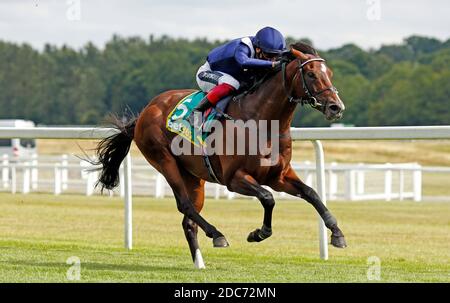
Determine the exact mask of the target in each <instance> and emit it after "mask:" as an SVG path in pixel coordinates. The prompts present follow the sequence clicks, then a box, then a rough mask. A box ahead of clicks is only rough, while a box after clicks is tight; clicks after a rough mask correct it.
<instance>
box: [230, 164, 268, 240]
mask: <svg viewBox="0 0 450 303" xmlns="http://www.w3.org/2000/svg"><path fill="white" fill-rule="evenodd" d="M229 189H230V190H232V191H234V192H237V193H239V194H242V195H246V196H253V197H257V198H258V200H259V201H260V202H261V204H262V206H263V207H264V219H263V225H262V227H261V229H259V228H258V229H256V230H254V231H252V232H251V233H250V234H249V235H248V237H247V241H248V242H261V241H263V240H265V239H267V238H268V237H270V236H271V235H272V211H273V208H274V206H275V200H274V199H273V195H272V193H271V192H270V191H268V190H267V189H265V188H263V187H262V186H261V185H260V184H259V183H258V182H257V181H256V180H255V179H254V178H253V177H252V176H250V175H248V174H247V173H245V172H243V171H238V172H237V173H236V174H235V176H234V178H233V180H232V181H231V184H230V186H229Z"/></svg>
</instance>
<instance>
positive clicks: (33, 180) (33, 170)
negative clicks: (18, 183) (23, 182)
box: [31, 154, 39, 190]
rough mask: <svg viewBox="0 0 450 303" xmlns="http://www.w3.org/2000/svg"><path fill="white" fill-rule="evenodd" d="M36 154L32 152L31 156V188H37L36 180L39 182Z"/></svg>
mask: <svg viewBox="0 0 450 303" xmlns="http://www.w3.org/2000/svg"><path fill="white" fill-rule="evenodd" d="M37 157H38V156H37V154H33V155H32V156H31V159H32V160H31V166H32V168H31V189H33V190H37V189H38V182H39V170H38V168H37V166H38V159H37Z"/></svg>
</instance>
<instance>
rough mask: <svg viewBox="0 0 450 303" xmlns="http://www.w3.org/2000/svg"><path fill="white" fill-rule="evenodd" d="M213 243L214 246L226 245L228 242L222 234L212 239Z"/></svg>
mask: <svg viewBox="0 0 450 303" xmlns="http://www.w3.org/2000/svg"><path fill="white" fill-rule="evenodd" d="M213 245H214V247H228V246H230V244H228V241H227V239H225V237H224V236H220V237H217V238H215V239H213Z"/></svg>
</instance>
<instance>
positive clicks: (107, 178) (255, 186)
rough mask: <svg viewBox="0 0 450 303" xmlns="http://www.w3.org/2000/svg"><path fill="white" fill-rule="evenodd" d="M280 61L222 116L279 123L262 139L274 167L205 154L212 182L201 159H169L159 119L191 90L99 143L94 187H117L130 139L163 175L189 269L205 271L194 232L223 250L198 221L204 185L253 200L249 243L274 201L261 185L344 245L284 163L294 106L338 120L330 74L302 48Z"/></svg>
mask: <svg viewBox="0 0 450 303" xmlns="http://www.w3.org/2000/svg"><path fill="white" fill-rule="evenodd" d="M283 60H284V63H283V65H282V69H281V70H279V71H277V72H275V73H274V75H273V76H271V77H269V78H268V79H267V80H266V81H265V82H264V83H262V85H261V86H260V87H259V88H257V89H256V90H255V91H254V92H253V93H251V94H247V95H245V96H244V97H242V98H240V99H238V100H237V101H235V102H233V101H232V102H230V104H229V106H228V108H227V112H226V113H227V114H228V115H229V116H231V117H233V118H234V119H241V120H243V121H248V120H250V119H254V120H256V121H260V120H267V121H279V136H278V137H275V138H269V139H268V140H269V141H270V140H278V142H277V143H278V144H279V157H278V160H277V162H276V163H275V165H272V166H261V165H260V163H261V162H260V160H261V158H263V157H265V156H264V155H262V154H261V153H258V154H256V155H235V154H223V155H213V156H211V158H210V159H211V165H212V167H213V169H214V171H215V172H216V178H214V179H213V178H212V177H211V175H210V173H209V172H208V169H207V168H206V167H205V165H204V163H203V158H202V156H201V155H178V156H177V155H174V154H173V153H172V151H171V148H170V146H171V142H172V140H173V138H174V137H175V136H176V134H175V133H172V132H170V131H168V130H167V129H166V118H167V116H168V114H169V113H170V112H171V111H172V110H173V109H174V107H175V106H176V105H177V103H178V102H179V101H180V100H181V99H182V98H184V97H185V96H187V95H189V94H191V93H192V92H194V90H192V89H183V90H170V91H166V92H163V93H161V94H160V95H158V96H156V97H154V98H153V99H152V100H151V101H150V102H149V104H148V105H147V106H146V107H145V108H144V109H143V111H142V112H141V113H140V114H139V116H138V117H137V118H134V119H132V120H131V121H129V122H127V123H120V122H117V123H116V125H115V127H116V128H117V129H118V130H120V132H118V133H117V134H114V135H112V136H110V137H108V138H105V139H104V140H102V141H101V142H100V143H99V144H98V146H97V155H98V163H99V164H101V168H100V169H101V173H100V177H99V184H100V185H101V186H102V188H106V189H113V188H114V187H116V186H117V185H118V183H119V173H118V171H119V167H120V163H121V162H122V160H123V159H124V158H125V156H126V155H127V153H128V151H129V148H130V145H131V142H132V141H133V140H134V141H135V143H136V145H137V147H138V148H139V150H140V151H141V152H142V154H143V155H144V157H145V158H146V160H147V161H148V162H149V163H150V164H151V165H152V166H153V167H154V168H155V169H156V170H158V171H159V172H160V173H161V174H162V175H163V176H164V177H165V179H166V180H167V182H168V184H169V185H170V187H171V188H172V190H173V193H174V196H175V200H176V204H177V208H178V210H179V211H180V212H181V213H182V214H183V215H184V218H183V221H182V227H183V229H184V233H185V236H186V239H187V242H188V244H189V248H190V252H191V256H192V260H193V262H194V265H195V266H196V267H197V268H204V267H205V265H204V262H203V257H202V255H201V252H200V247H199V244H198V241H197V232H198V226H199V227H200V228H201V229H202V230H203V231H204V232H205V234H206V236H207V237H209V238H212V241H213V246H214V247H227V246H228V245H229V244H228V242H227V240H226V238H225V237H224V235H223V234H222V233H221V232H220V231H219V230H218V229H217V228H216V227H214V226H213V225H211V224H210V223H209V222H207V221H206V220H205V218H203V217H202V216H201V215H200V212H201V210H202V208H203V203H204V198H205V194H204V185H205V182H219V183H220V184H222V185H225V186H226V187H227V189H228V190H229V191H231V192H236V193H239V194H242V195H246V196H253V197H256V198H257V199H258V200H259V201H260V202H261V204H262V206H263V208H264V217H263V225H262V227H261V228H258V229H256V230H254V231H252V232H251V233H250V234H249V235H248V238H247V241H249V242H260V241H263V240H265V239H267V238H268V237H270V236H271V235H272V210H273V208H274V206H275V200H274V198H273V195H272V193H271V192H270V191H269V190H267V189H265V188H264V187H262V185H266V186H269V187H270V188H272V189H273V190H275V191H277V192H285V193H288V194H290V195H293V196H295V197H300V198H302V199H304V200H306V201H307V202H309V203H310V204H311V205H312V206H313V207H314V208H315V209H316V211H317V212H318V213H319V215H320V216H321V217H322V219H323V221H324V223H325V225H326V226H327V228H328V229H330V230H331V244H332V245H333V246H335V247H339V248H343V247H346V242H345V238H344V234H343V233H342V231H341V230H340V229H339V227H338V224H337V220H336V219H335V217H334V216H333V215H332V214H331V212H330V211H329V210H328V209H327V207H326V206H325V205H324V204H323V202H322V201H321V199H320V197H319V195H318V194H317V193H316V191H315V190H314V189H312V188H311V187H309V186H307V185H306V184H305V183H303V182H302V181H301V180H300V178H299V177H298V176H297V174H296V173H295V171H294V169H293V168H292V167H291V165H290V161H291V155H292V139H291V137H290V126H291V121H292V118H293V115H294V110H295V108H296V105H297V104H298V103H302V104H303V103H308V104H310V105H311V106H313V107H314V108H316V109H317V110H319V111H320V112H322V113H323V114H324V115H325V117H326V118H327V119H328V120H334V119H338V118H340V117H341V116H342V113H343V111H344V109H345V107H344V104H343V102H342V101H341V99H340V98H339V96H338V93H337V90H336V88H335V87H334V86H333V85H332V83H331V78H332V71H331V69H330V68H328V67H327V66H326V65H325V62H324V60H323V59H322V58H320V57H319V56H318V54H317V52H316V51H315V50H314V49H313V48H312V47H310V46H309V45H306V44H304V43H296V44H293V45H291V50H290V52H289V53H287V54H284V55H283ZM224 127H226V126H225V125H224ZM269 143H270V142H269Z"/></svg>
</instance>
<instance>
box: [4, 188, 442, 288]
mask: <svg viewBox="0 0 450 303" xmlns="http://www.w3.org/2000/svg"><path fill="white" fill-rule="evenodd" d="M329 208H330V209H331V211H332V212H333V213H334V214H335V216H336V217H337V219H338V221H339V223H340V226H341V228H342V230H343V232H344V234H345V235H346V239H347V243H348V245H349V247H348V248H346V249H336V248H333V247H330V249H329V255H330V259H329V260H328V261H322V260H320V259H319V257H318V239H317V233H318V232H317V229H318V228H317V216H316V214H315V212H314V209H313V208H312V207H311V206H310V205H308V204H307V203H305V202H304V201H303V200H300V199H299V200H291V201H284V200H283V201H281V200H280V201H278V202H277V205H276V207H275V210H274V223H273V229H274V234H273V236H272V237H271V238H270V239H267V240H266V241H264V242H261V243H257V244H254V243H247V242H246V237H247V234H248V232H250V231H251V230H253V229H255V228H257V227H260V225H261V221H262V207H261V206H260V204H259V202H257V201H255V200H252V199H246V200H232V201H226V200H222V201H214V200H207V201H206V204H205V209H204V211H203V212H202V213H203V215H204V217H205V218H206V219H207V220H209V221H210V222H211V223H212V224H214V225H215V226H216V227H217V228H218V229H219V230H221V231H222V232H223V233H224V234H225V236H226V237H227V239H228V240H229V242H230V244H231V247H229V248H225V249H217V248H213V247H212V242H211V239H208V238H206V237H205V235H204V233H203V232H202V231H200V233H199V241H200V245H201V248H202V253H203V257H204V258H205V263H206V266H207V268H206V270H195V269H194V268H193V265H192V262H191V259H190V255H189V249H188V246H187V243H186V240H185V239H184V233H183V231H182V228H181V219H182V216H181V214H179V213H178V212H177V210H176V206H175V202H174V201H173V200H172V199H153V198H135V200H134V208H133V218H134V230H133V232H134V239H133V240H134V249H133V250H132V251H126V250H125V249H124V248H123V204H122V201H121V200H120V199H118V198H109V197H85V196H75V195H74V196H69V195H64V196H52V195H39V194H31V195H10V194H5V193H2V194H0V282H67V281H68V280H67V276H66V273H67V271H68V270H69V268H70V266H71V265H68V264H66V260H67V259H68V258H69V257H71V256H76V257H78V258H79V259H80V262H81V280H80V281H81V282H93V281H99V282H165V281H168V282H367V281H368V279H367V270H368V268H369V266H370V264H368V261H367V259H368V258H369V257H371V256H376V257H378V258H379V259H380V260H381V281H382V282H450V264H449V261H450V255H449V252H450V203H437V202H433V203H426V202H421V203H414V202H332V203H329Z"/></svg>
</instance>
